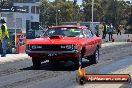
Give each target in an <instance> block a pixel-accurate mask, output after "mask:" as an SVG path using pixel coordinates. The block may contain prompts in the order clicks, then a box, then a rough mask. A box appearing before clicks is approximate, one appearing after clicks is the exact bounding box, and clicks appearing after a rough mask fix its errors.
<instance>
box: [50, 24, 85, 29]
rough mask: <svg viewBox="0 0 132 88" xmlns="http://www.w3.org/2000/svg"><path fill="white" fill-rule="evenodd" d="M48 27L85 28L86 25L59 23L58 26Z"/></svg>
mask: <svg viewBox="0 0 132 88" xmlns="http://www.w3.org/2000/svg"><path fill="white" fill-rule="evenodd" d="M49 28H82V29H85V28H87V27H86V26H79V25H60V26H49Z"/></svg>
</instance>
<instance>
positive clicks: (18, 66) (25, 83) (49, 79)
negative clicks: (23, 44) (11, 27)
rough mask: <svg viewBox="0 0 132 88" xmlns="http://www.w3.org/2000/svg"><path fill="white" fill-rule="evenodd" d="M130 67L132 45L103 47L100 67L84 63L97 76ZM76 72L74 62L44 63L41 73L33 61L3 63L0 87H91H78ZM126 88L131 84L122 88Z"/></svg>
mask: <svg viewBox="0 0 132 88" xmlns="http://www.w3.org/2000/svg"><path fill="white" fill-rule="evenodd" d="M129 65H132V43H128V44H123V45H117V46H108V47H104V48H101V50H100V61H99V63H98V64H95V65H89V63H88V61H87V60H84V61H83V67H85V69H86V71H87V72H88V73H94V74H104V73H106V74H107V73H110V72H114V71H116V70H118V69H121V68H124V67H126V66H129ZM76 73H77V71H76V69H75V68H74V67H73V63H72V62H66V63H64V62H60V63H59V64H57V65H56V66H54V65H53V64H49V63H48V62H44V63H43V64H42V66H41V68H40V69H39V70H33V68H32V63H31V59H26V60H21V61H15V62H9V63H5V64H0V88H76V87H77V88H80V87H81V88H92V87H88V86H87V87H83V86H80V85H78V84H77V83H76V80H75V79H76ZM126 86H130V85H123V86H121V88H127V87H126ZM93 88H94V87H93ZM129 88H132V86H130V87H129Z"/></svg>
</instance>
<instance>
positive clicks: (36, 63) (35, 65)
mask: <svg viewBox="0 0 132 88" xmlns="http://www.w3.org/2000/svg"><path fill="white" fill-rule="evenodd" d="M32 63H33V68H34V69H39V68H40V66H41V61H40V59H39V58H32Z"/></svg>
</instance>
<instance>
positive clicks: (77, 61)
mask: <svg viewBox="0 0 132 88" xmlns="http://www.w3.org/2000/svg"><path fill="white" fill-rule="evenodd" d="M73 62H74V64H75V68H77V69H78V68H79V67H80V66H82V54H80V55H79V57H77V58H76V59H75V60H74V61H73Z"/></svg>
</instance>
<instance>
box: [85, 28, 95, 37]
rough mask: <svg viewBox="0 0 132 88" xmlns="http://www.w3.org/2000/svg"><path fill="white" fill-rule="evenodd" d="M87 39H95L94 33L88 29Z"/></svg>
mask: <svg viewBox="0 0 132 88" xmlns="http://www.w3.org/2000/svg"><path fill="white" fill-rule="evenodd" d="M86 37H87V38H91V37H93V33H92V31H91V30H90V29H86Z"/></svg>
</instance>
